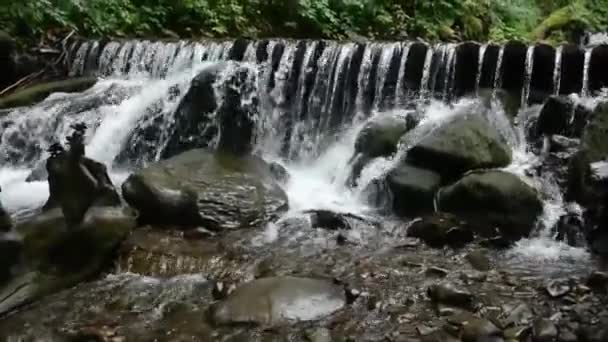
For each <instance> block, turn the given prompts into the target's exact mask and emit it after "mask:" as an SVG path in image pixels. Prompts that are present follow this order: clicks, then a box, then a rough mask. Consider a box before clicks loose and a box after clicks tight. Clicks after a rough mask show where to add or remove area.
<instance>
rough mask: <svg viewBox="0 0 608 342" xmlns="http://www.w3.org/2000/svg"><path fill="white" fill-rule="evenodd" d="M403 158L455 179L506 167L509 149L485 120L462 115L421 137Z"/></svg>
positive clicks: (509, 156) (509, 158) (509, 159)
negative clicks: (405, 157) (464, 174)
mask: <svg viewBox="0 0 608 342" xmlns="http://www.w3.org/2000/svg"><path fill="white" fill-rule="evenodd" d="M407 160H408V161H409V162H410V163H411V164H413V165H418V166H421V167H424V168H427V169H431V170H435V171H437V172H438V173H439V174H441V175H442V176H443V177H445V178H446V179H455V178H457V177H459V176H461V175H462V174H463V173H465V172H466V171H469V170H475V169H485V168H497V167H503V166H507V165H508V164H509V163H510V162H511V149H510V148H509V146H507V144H506V143H505V142H504V141H503V139H502V137H501V136H500V133H499V132H498V131H497V130H496V129H494V128H493V127H492V126H491V125H490V124H489V123H488V122H487V121H486V120H485V119H483V118H482V117H477V116H466V117H459V118H457V119H455V120H453V121H452V122H450V123H447V124H445V125H444V126H442V127H440V128H438V129H436V130H435V131H433V132H432V133H431V134H429V135H428V136H427V137H426V138H424V139H422V141H420V142H419V143H418V144H417V145H415V146H414V147H412V148H411V149H410V150H409V151H408V153H407Z"/></svg>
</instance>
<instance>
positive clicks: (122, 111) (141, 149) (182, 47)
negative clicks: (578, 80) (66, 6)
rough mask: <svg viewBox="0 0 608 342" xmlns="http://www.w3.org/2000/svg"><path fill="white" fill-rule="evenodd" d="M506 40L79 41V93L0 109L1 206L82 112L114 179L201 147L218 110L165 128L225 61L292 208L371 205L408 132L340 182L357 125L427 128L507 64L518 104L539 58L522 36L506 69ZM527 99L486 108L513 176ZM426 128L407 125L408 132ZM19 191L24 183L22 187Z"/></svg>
mask: <svg viewBox="0 0 608 342" xmlns="http://www.w3.org/2000/svg"><path fill="white" fill-rule="evenodd" d="M471 49H474V50H471ZM505 50H507V48H505V47H504V46H503V47H500V48H496V49H494V47H493V46H490V45H481V46H479V45H474V44H470V45H464V44H438V45H436V46H429V45H427V44H424V43H420V42H366V43H354V42H336V41H294V40H274V39H273V40H259V41H241V40H238V41H197V42H192V41H173V42H152V41H146V40H142V41H121V42H118V41H116V42H112V41H110V42H102V41H90V42H83V43H77V44H74V46H73V47H72V50H71V56H72V61H71V70H70V75H71V76H73V77H77V76H81V75H98V76H100V77H101V78H100V80H99V82H98V83H97V84H96V85H95V86H93V87H92V88H91V89H88V90H86V91H84V92H81V93H75V94H53V95H51V96H50V97H48V98H47V99H45V100H44V101H42V102H40V103H38V104H36V105H33V106H31V107H23V108H14V109H10V110H7V111H6V114H2V116H0V160H2V162H3V164H2V165H3V167H2V168H0V183H1V186H2V188H3V192H2V193H0V196H1V200H2V202H3V204H4V205H5V206H6V207H7V208H8V209H9V210H10V211H11V212H20V211H23V210H26V209H31V208H32V207H37V206H40V204H41V203H42V202H43V201H44V199H45V197H46V196H47V195H48V194H47V193H46V191H47V187H46V184H45V183H42V182H32V183H26V182H25V179H26V177H28V175H29V174H30V172H31V170H32V169H35V168H37V167H40V166H41V165H42V162H43V161H44V160H45V158H46V156H47V155H46V152H45V150H46V149H47V148H48V146H50V145H51V144H52V143H54V142H56V141H60V140H62V139H63V138H64V137H65V136H66V135H67V134H68V133H69V131H70V128H69V127H70V125H71V124H73V123H75V122H79V121H84V122H85V123H86V124H87V125H88V126H89V130H88V136H87V141H86V144H87V154H88V155H89V156H91V157H92V158H94V159H97V160H99V161H102V162H104V163H106V165H108V167H109V168H110V172H111V177H112V178H113V180H114V181H115V183H117V184H120V182H121V181H122V180H123V179H124V177H125V176H126V175H127V174H128V172H129V171H130V170H132V169H133V168H137V167H141V166H142V165H146V164H147V163H151V162H154V161H156V160H159V159H161V158H164V154H163V153H164V151H165V150H166V149H167V148H169V146H170V143H171V136H173V135H178V136H180V135H182V134H183V135H184V139H186V138H188V137H192V138H194V139H195V138H200V137H201V136H204V137H206V136H207V135H209V136H212V137H210V140H209V141H206V142H205V144H202V146H201V147H210V148H212V147H213V146H214V144H215V143H216V142H217V136H218V135H219V134H221V132H214V129H216V128H217V127H216V126H217V122H215V121H214V120H216V119H217V118H216V113H215V112H213V113H206V114H205V120H206V121H205V122H204V123H201V125H200V126H199V127H197V129H198V131H195V132H194V133H192V132H187V133H186V132H181V131H177V130H178V128H177V127H178V125H177V122H176V121H177V114H176V112H177V109H178V108H179V105H180V103H181V102H182V100H184V96H185V94H186V93H187V92H188V90H189V89H190V86H191V82H192V80H193V79H194V78H195V77H196V75H197V74H199V72H201V71H202V70H205V69H206V68H213V67H215V66H218V65H225V66H227V67H226V71H225V72H226V73H228V74H230V73H237V72H239V71H246V74H247V77H248V78H247V87H248V89H249V88H250V89H249V90H248V92H244V93H241V99H240V101H241V102H242V104H243V106H246V105H251V103H254V102H256V101H258V100H259V111H258V112H257V113H256V114H257V122H258V127H257V128H256V129H257V131H256V134H257V136H256V138H257V140H256V141H257V142H256V146H255V151H256V153H258V154H260V155H262V156H263V157H264V158H266V159H267V160H272V161H277V162H279V163H281V164H283V165H285V166H286V167H287V168H288V170H289V172H290V173H291V175H292V177H291V180H290V182H289V184H287V185H286V189H287V192H288V195H289V197H290V202H292V208H293V210H296V211H297V210H303V209H311V208H330V209H335V210H341V211H349V212H359V213H361V212H364V213H367V212H373V211H374V210H375V209H376V208H371V207H370V206H369V205H368V204H367V202H366V201H365V199H364V197H365V196H364V193H365V190H366V186H368V185H369V184H371V183H372V182H373V181H374V180H376V179H378V178H379V177H382V176H383V175H384V174H385V173H386V172H387V171H388V170H390V168H391V167H393V166H394V165H395V163H396V162H397V161H398V160H399V158H400V157H401V156H402V154H403V153H406V152H405V151H406V148H407V146H403V149H402V150H400V152H399V154H398V155H397V156H395V157H394V158H379V159H378V160H375V161H373V162H372V163H370V164H369V165H368V166H366V167H365V168H364V170H362V173H361V178H360V181H359V182H358V185H357V187H356V188H351V187H349V186H347V185H346V184H347V179H348V177H349V175H350V172H351V165H350V164H349V162H350V159H351V157H352V156H353V154H354V141H355V139H356V137H357V134H358V133H359V131H360V130H361V129H362V128H363V127H364V126H365V124H366V123H367V122H368V121H369V120H374V119H377V118H378V117H380V116H395V117H399V118H402V117H404V116H405V115H409V114H411V113H412V112H413V111H418V112H419V113H421V115H424V117H423V120H422V123H421V125H423V127H424V128H425V129H429V127H430V128H431V129H434V128H436V127H439V126H440V125H442V124H444V123H445V122H446V121H447V120H448V119H449V118H451V117H453V116H454V115H459V114H460V113H462V112H464V111H466V110H465V108H468V107H467V106H472V105H476V104H477V103H476V102H475V101H477V100H471V99H466V100H463V99H459V98H457V97H458V96H461V95H463V94H465V93H467V92H473V91H475V92H479V90H480V88H483V87H492V85H493V86H494V90H498V89H500V88H501V87H502V80H503V78H504V80H505V86H508V83H509V82H510V84H513V83H514V81H513V79H514V78H517V81H521V80H522V79H521V78H523V82H522V84H523V85H524V86H523V88H522V89H521V91H522V98H521V105H522V107H526V106H527V105H528V102H529V101H532V100H533V99H531V98H530V92H531V91H533V90H535V89H533V87H534V82H533V79H532V78H533V77H536V76H535V75H536V74H537V71H536V70H534V73H533V72H532V71H533V69H534V65H533V64H534V63H535V62H534V61H535V58H537V57H538V55H535V54H534V47H533V46H530V47H528V48H527V52H526V56H525V71H524V73H523V75H506V74H504V73H505V70H511V69H512V68H513V67H512V65H513V64H517V63H520V62H521V60H518V61H513V60H512V59H513V57H512V55H517V56H521V53H519V54H513V53H511V54H509V53H505ZM590 51H591V50H587V51H586V53H585V68H584V70H580V72H583V73H584V75H585V76H584V78H585V81H584V87H583V93H587V92H588V89H589V83H590V82H593V77H594V75H589V64H590V62H591V52H590ZM469 56H475V58H474V60H477V64H475V61H474V60H472V61H468V60H467V58H470V57H469ZM510 56H511V57H510ZM518 58H519V57H518ZM567 58H568V57H567V55H566V53H562V49H561V48H558V49H557V50H556V55H555V61H551V62H553V63H554V70H553V78H552V81H553V84H552V85H549V86H547V88H548V89H550V90H549V92H551V90H552V91H553V93H559V91H560V88H561V87H560V82H561V81H560V79H561V74H562V73H563V72H565V71H566V67H564V69H563V70H562V67H561V66H562V65H567V63H566V62H567ZM471 62H472V63H471ZM494 62H495V64H494ZM494 65H495V66H494ZM517 65H521V64H517ZM539 65H541V66H542V63H540V64H539ZM462 68H464V69H462ZM518 68H519V67H518ZM503 74H504V75H503ZM518 74H519V73H518ZM492 75H493V76H494V78H492ZM518 77H520V78H518ZM590 78H591V80H590ZM221 80H222V78H219V80H218V81H217V82H216V83H217V84H216V85H214V94H213V95H214V98H215V99H216V100H217V101H220V102H221V101H222V99H223V94H224V93H223V91H224V90H225V87H228V86H230V85H229V84H221V82H222V81H221ZM545 83H546V82H545ZM565 85H566V84H565V82H564V87H565ZM509 90H512V89H509ZM254 95H255V96H254ZM420 99H423V100H425V101H418V100H420ZM256 104H257V102H256ZM413 108H416V109H415V110H414V109H413ZM535 110H536V111H537V109H535V107H534V106H532V105H530V107H529V108H527V109H526V110H525V111H521V112H520V115H519V116H518V117H517V120H515V122H516V123H515V125H516V127H513V121H512V120H511V118H509V117H508V116H507V114H506V113H505V111H504V109H503V108H502V107H501V105H500V104H499V101H493V103H492V108H491V109H490V111H489V113H488V117H489V118H490V121H491V123H492V124H493V125H495V126H496V128H497V129H498V130H499V131H500V132H501V133H502V134H503V135H504V136H505V138H506V139H507V140H508V142H509V144H510V146H511V147H512V148H513V150H514V159H515V161H514V165H512V166H511V168H510V169H509V171H512V172H515V173H517V174H518V175H520V176H522V177H526V176H525V174H524V172H523V170H524V169H526V168H529V167H530V165H531V164H532V163H533V162H534V160H533V159H534V157H535V156H534V155H532V153H531V152H530V149H529V148H528V146H527V145H526V141H525V135H524V134H523V132H524V128H525V127H524V126H525V124H526V122H527V119H528V116H527V115H528V114H526V113H528V112H530V111H535ZM3 113H4V112H3ZM536 113H537V112H536ZM425 132H428V131H423V130H420V132H418V131H415V132H414V134H413V137H414V139H413V140H412V141H416V139H418V138H421V137H423V135H424V134H425ZM214 134H215V135H214ZM417 134H420V136H418V135H417ZM412 141H410V142H409V143H410V144H411V143H412ZM552 184H553V183H552ZM538 188H541V189H542V188H543V186H541V185H538ZM543 191H544V190H543ZM28 193H35V195H32V196H24V194H28ZM555 203H558V202H555ZM559 205H561V204H559ZM559 205H557V206H559ZM556 212H557V211H556Z"/></svg>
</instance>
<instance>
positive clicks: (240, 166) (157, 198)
mask: <svg viewBox="0 0 608 342" xmlns="http://www.w3.org/2000/svg"><path fill="white" fill-rule="evenodd" d="M122 191H123V196H124V198H125V200H126V201H127V202H128V203H129V204H130V205H131V206H132V207H133V208H135V209H137V210H138V211H139V215H140V216H139V220H140V223H142V224H170V225H176V226H181V227H197V226H203V227H205V228H207V229H214V230H221V229H237V228H248V227H257V226H260V225H263V224H264V223H266V222H269V221H271V220H273V219H275V218H277V217H278V216H279V215H280V214H281V213H282V212H283V211H284V210H286V209H287V196H286V195H285V193H284V192H283V191H282V190H281V188H280V187H279V186H278V184H277V183H276V182H275V181H274V179H273V176H272V172H271V170H270V167H269V166H268V164H266V163H265V162H264V161H263V160H262V159H260V158H258V157H255V156H234V155H231V154H227V153H221V152H213V151H209V150H203V149H196V150H191V151H188V152H185V153H182V154H180V155H178V156H175V157H173V158H170V159H167V160H164V161H161V162H159V163H157V164H154V165H152V166H150V167H148V168H145V169H143V170H140V171H138V172H136V173H135V174H133V175H131V176H130V177H129V178H128V179H127V180H126V181H125V182H124V184H123V186H122Z"/></svg>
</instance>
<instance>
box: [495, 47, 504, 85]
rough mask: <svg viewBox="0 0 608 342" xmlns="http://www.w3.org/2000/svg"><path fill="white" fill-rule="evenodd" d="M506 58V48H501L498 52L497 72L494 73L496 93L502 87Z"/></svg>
mask: <svg viewBox="0 0 608 342" xmlns="http://www.w3.org/2000/svg"><path fill="white" fill-rule="evenodd" d="M504 56H505V47H504V46H501V47H500V50H499V51H498V59H497V60H496V70H495V71H494V91H496V90H498V89H499V88H500V87H501V85H502V62H503V59H504Z"/></svg>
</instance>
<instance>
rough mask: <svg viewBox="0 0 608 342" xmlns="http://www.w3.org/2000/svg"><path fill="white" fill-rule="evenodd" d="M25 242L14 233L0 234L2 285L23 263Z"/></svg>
mask: <svg viewBox="0 0 608 342" xmlns="http://www.w3.org/2000/svg"><path fill="white" fill-rule="evenodd" d="M22 254H23V241H22V240H21V238H20V237H19V236H17V235H16V234H15V233H13V232H5V233H0V285H1V284H3V283H4V282H6V281H8V280H9V279H10V278H11V276H12V275H13V269H14V268H15V267H16V266H17V265H19V263H20V262H21V257H22Z"/></svg>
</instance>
